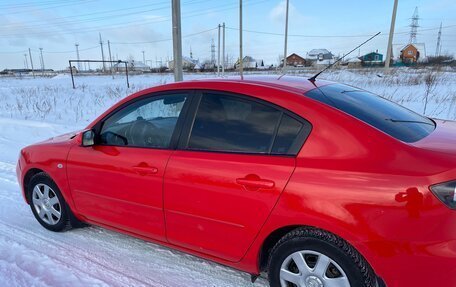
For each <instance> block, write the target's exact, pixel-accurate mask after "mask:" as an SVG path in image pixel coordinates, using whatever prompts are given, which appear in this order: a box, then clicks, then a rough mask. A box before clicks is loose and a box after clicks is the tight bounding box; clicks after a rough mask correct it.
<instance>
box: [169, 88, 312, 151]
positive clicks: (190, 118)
mask: <svg viewBox="0 0 456 287" xmlns="http://www.w3.org/2000/svg"><path fill="white" fill-rule="evenodd" d="M205 93H211V94H217V95H221V96H231V97H237V98H240V99H243V100H247V101H253V102H257V103H260V104H262V105H266V106H268V107H271V108H274V109H276V110H278V111H280V112H281V115H280V119H279V121H278V124H277V126H276V127H275V130H274V136H273V140H272V143H271V146H270V148H269V151H268V153H248V152H236V151H212V150H193V149H190V148H188V144H189V141H190V136H191V133H192V129H193V125H194V123H195V119H196V113H197V112H198V108H199V106H200V103H201V99H202V98H203V94H205ZM284 115H287V116H289V117H291V118H293V119H295V120H297V121H298V122H300V123H301V124H302V125H303V127H302V129H301V130H300V132H299V134H298V135H297V137H296V141H295V142H294V143H293V145H292V146H291V147H290V154H276V153H272V152H271V151H272V148H273V147H274V143H275V141H276V137H277V133H278V130H279V127H280V123H281V121H282V119H283V116H284ZM311 132H312V124H311V123H310V122H309V121H308V120H306V119H304V118H302V117H301V116H299V115H297V114H295V113H293V112H292V111H289V110H287V109H285V108H283V107H281V106H278V105H275V104H273V103H271V102H268V101H265V100H262V99H257V98H255V97H252V96H248V95H243V94H238V93H233V92H225V91H218V90H209V89H208V90H205V89H201V90H194V93H193V95H192V98H191V103H189V109H188V112H187V117H186V121H185V124H184V126H183V130H182V133H181V136H180V138H179V143H178V144H177V149H178V150H185V151H197V152H210V153H231V154H242V155H263V156H264V155H270V156H288V157H296V156H297V155H298V153H299V151H300V150H301V148H302V147H303V146H304V144H305V142H306V140H307V138H308V137H309V135H310V133H311Z"/></svg>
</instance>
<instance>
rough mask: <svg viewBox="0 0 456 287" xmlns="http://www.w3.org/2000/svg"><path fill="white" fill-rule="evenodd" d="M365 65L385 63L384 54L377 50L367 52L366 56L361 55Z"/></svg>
mask: <svg viewBox="0 0 456 287" xmlns="http://www.w3.org/2000/svg"><path fill="white" fill-rule="evenodd" d="M359 59H360V60H361V62H362V64H363V66H379V65H381V64H383V54H380V53H379V52H378V50H377V51H375V52H370V53H367V54H366V55H364V56H361V57H359Z"/></svg>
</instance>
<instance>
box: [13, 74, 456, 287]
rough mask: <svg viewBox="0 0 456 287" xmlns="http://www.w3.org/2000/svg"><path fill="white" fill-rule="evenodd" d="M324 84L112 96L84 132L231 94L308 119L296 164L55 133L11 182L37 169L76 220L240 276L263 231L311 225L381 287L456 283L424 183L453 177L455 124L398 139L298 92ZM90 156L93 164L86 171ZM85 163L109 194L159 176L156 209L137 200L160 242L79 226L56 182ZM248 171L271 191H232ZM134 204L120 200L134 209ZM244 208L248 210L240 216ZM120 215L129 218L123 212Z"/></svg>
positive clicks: (444, 218) (215, 84) (250, 267)
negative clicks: (183, 101)
mask: <svg viewBox="0 0 456 287" xmlns="http://www.w3.org/2000/svg"><path fill="white" fill-rule="evenodd" d="M329 84H331V83H330V82H325V81H319V80H317V81H315V82H311V81H307V80H304V79H302V78H296V77H287V76H285V77H280V78H277V77H275V78H272V77H258V78H257V77H256V78H248V77H246V80H240V79H239V78H232V79H213V80H197V81H190V82H180V83H173V84H168V85H163V86H158V87H153V88H150V89H146V90H144V91H141V92H138V93H136V94H133V95H131V96H129V97H127V98H125V99H123V100H122V101H120V102H119V103H118V104H116V105H114V106H113V107H112V108H110V109H109V110H108V111H106V112H105V113H104V114H102V115H100V117H99V118H98V119H96V120H95V121H94V122H93V123H91V124H90V125H89V126H88V127H87V129H91V128H93V127H94V126H96V124H97V123H98V122H99V121H100V120H101V119H103V118H104V117H105V116H106V115H108V114H109V113H110V112H112V111H113V110H115V109H117V108H118V107H120V106H121V105H123V104H124V103H126V102H128V101H130V100H133V99H135V98H137V97H141V96H144V95H147V94H151V93H159V92H163V91H175V90H215V91H223V92H228V93H229V92H231V93H237V94H243V95H246V96H251V97H253V98H257V99H261V100H264V101H268V102H271V103H273V104H275V105H278V106H280V107H283V108H284V109H287V110H289V111H291V112H293V113H295V114H296V115H298V116H301V117H303V118H304V119H306V120H308V121H309V122H310V123H311V124H312V131H311V133H310V135H309V137H308V138H307V140H306V142H305V143H304V145H303V147H302V148H301V150H300V151H299V153H298V155H297V156H296V157H291V158H282V157H275V156H264V157H263V156H258V155H240V154H229V153H215V152H194V151H187V150H182V149H177V150H174V151H173V150H165V151H163V150H158V151H157V150H148V151H145V152H144V155H143V156H139V155H136V154H135V151H133V149H129V148H122V149H119V148H118V147H109V148H110V150H104V151H101V150H98V151H97V150H96V149H97V148H99V147H90V148H83V147H80V136H79V135H78V136H76V137H74V138H71V136H63V137H58V138H55V139H53V140H50V141H48V142H45V143H39V144H36V145H33V146H30V147H27V148H25V149H23V150H22V152H21V157H20V159H19V164H18V168H17V173H18V178H19V181H20V183H21V185H22V187H23V188H24V186H23V185H24V184H23V183H24V176H25V175H26V174H27V172H28V171H29V170H31V169H34V168H36V169H41V170H43V171H45V172H47V173H48V174H50V176H51V177H52V178H53V179H54V180H55V181H56V183H57V185H58V186H59V188H60V189H61V190H62V193H63V195H64V197H65V199H66V201H67V202H68V203H69V205H70V208H71V209H72V210H73V211H74V212H75V213H76V216H77V217H78V218H82V219H84V220H86V221H87V222H90V223H95V224H98V225H101V226H105V227H108V228H111V229H116V230H119V231H121V232H124V233H128V234H131V235H134V236H138V237H141V238H144V239H147V240H151V241H154V242H159V243H161V244H164V245H166V246H169V247H173V248H176V249H179V250H182V251H185V252H189V253H191V254H194V255H197V256H201V257H204V258H207V259H211V260H214V261H216V262H218V263H221V264H224V265H228V266H231V267H234V268H237V269H240V270H243V271H246V272H249V273H251V274H259V273H260V271H262V270H261V269H260V267H261V266H260V258H261V254H262V248H263V245H264V244H265V242H266V241H267V240H268V238H269V236H270V235H271V234H274V233H275V232H277V231H280V230H282V229H288V228H294V227H296V226H313V227H318V228H321V229H324V230H327V231H329V232H332V233H334V234H336V235H338V236H340V237H342V238H343V239H345V240H346V241H348V242H349V243H350V244H352V245H353V246H354V247H355V248H356V249H357V250H358V251H359V252H360V253H361V254H362V255H363V256H364V257H365V258H366V259H367V261H368V262H369V263H370V264H371V266H372V267H373V269H374V270H375V272H376V274H377V275H378V276H380V277H381V278H382V279H383V280H384V281H385V282H386V284H387V286H389V287H399V286H400V287H403V286H434V285H436V286H448V287H450V286H456V229H455V228H454V226H455V224H456V212H455V211H454V210H450V209H449V208H447V207H446V206H445V205H444V204H442V203H441V202H440V201H439V200H438V199H437V198H436V197H435V196H434V195H433V194H432V192H431V191H430V190H429V186H430V185H433V184H437V183H441V182H446V181H450V180H455V179H456V144H455V143H456V123H455V122H451V121H439V120H436V124H437V126H436V129H435V130H434V132H432V133H431V134H430V135H429V136H427V137H425V138H423V139H422V140H420V141H418V142H415V143H404V142H401V141H399V140H396V139H394V138H393V137H391V136H389V135H387V134H385V133H383V132H381V131H380V130H378V129H376V128H374V127H372V126H369V125H368V124H365V123H363V122H361V121H360V120H358V119H356V118H354V117H353V116H350V115H348V114H346V113H344V112H341V111H339V110H336V109H334V108H331V107H329V106H327V105H325V104H323V103H320V102H318V101H316V100H313V99H310V98H307V97H306V96H305V93H306V92H307V91H309V90H312V89H315V88H317V87H319V86H322V85H329ZM106 148H107V147H106ZM70 149H71V152H70ZM128 149H129V150H128ZM73 151H74V152H75V153H74V157H73V155H72V154H71V153H72V152H73ZM69 152H70V162H71V163H70V165H73V164H74V166H77V169H79V171H77V170H76V169H75V170H73V171H72V172H71V171H70V174H72V175H70V176H69V178H67V176H66V172H65V170H66V167H67V162H66V160H67V156H68V153H69ZM110 152H111V153H113V154H115V153H119V154H122V155H126V156H127V157H128V158H131V159H130V161H128V160H127V161H126V162H127V163H128V164H127V165H128V166H130V165H131V164H137V163H140V162H141V161H142V160H143V159H144V158H149V157H150V158H152V157H155V156H157V157H159V158H160V162H161V163H162V164H163V165H160V169H159V170H160V171H163V172H164V174H160V176H158V177H157V178H154V179H145V178H141V177H139V176H136V175H133V174H132V173H131V171H127V170H125V167H124V165H123V163H122V162H121V161H119V162H118V163H117V164H113V161H112V160H111V158H115V157H116V156H115V155H107V154H106V153H108V154H109V153H110ZM96 154H98V155H96ZM101 154H103V156H104V157H105V158H102V157H100V155H101ZM90 158H94V159H95V160H94V163H92V162H91V161H90ZM168 160H169V162H168ZM165 162H166V163H165ZM59 163H63V164H64V168H63V169H62V168H58V167H57V165H58V164H59ZM147 163H148V162H147ZM225 163H226V164H225ZM94 164H96V165H105V166H107V167H108V166H109V168H108V170H110V171H108V173H107V174H106V175H101V179H102V181H103V180H104V181H107V180H114V181H115V182H116V185H119V186H123V185H126V183H124V182H121V180H120V179H124V181H127V180H128V181H130V180H132V181H135V182H136V183H134V184H135V185H137V186H139V185H142V183H141V182H143V183H144V184H148V183H149V181H151V182H153V184H154V185H157V186H158V185H159V183H160V182H161V181H163V178H164V181H163V182H164V188H163V191H162V196H163V200H164V204H162V205H160V202H159V199H160V195H159V193H160V192H158V193H155V195H154V196H156V197H149V198H148V197H146V198H145V202H147V205H154V207H155V208H157V209H156V214H155V215H156V216H157V218H158V217H159V214H160V212H161V214H162V215H163V216H164V217H163V221H162V222H161V223H160V224H161V225H157V226H161V227H162V228H163V230H164V229H165V228H166V227H167V224H168V222H169V229H168V230H167V231H166V233H165V231H163V233H160V232H159V231H158V233H159V234H160V235H159V236H153V235H151V234H148V233H147V232H142V231H138V228H136V229H134V228H133V229H132V228H129V227H125V226H116V225H115V224H112V222H111V223H108V222H100V221H97V220H95V219H96V218H94V217H93V218H85V217H84V214H82V213H83V212H82V213H80V212H79V211H78V208H77V207H78V206H77V204H76V205H75V204H74V202H73V197H74V194H73V193H74V192H75V189H70V188H69V187H70V186H69V185H68V179H70V183H71V181H81V180H82V181H83V180H84V177H83V176H82V175H83V173H84V172H82V169H86V168H92V167H93V165H94ZM166 164H168V166H167V167H166V168H165V166H166ZM251 164H253V165H251ZM121 166H122V168H123V169H122V168H121ZM71 168H74V167H70V169H71ZM252 169H254V171H253V173H255V174H257V175H259V176H260V177H261V178H263V177H265V178H271V177H275V180H274V181H275V183H276V184H277V186H276V188H275V189H273V190H271V191H261V192H260V191H253V192H252V191H246V190H242V189H241V187H240V186H236V185H235V181H236V178H239V177H242V176H245V175H247V174H249V173H251V172H252V171H251V170H252ZM74 172H76V173H74ZM120 174H121V176H119V175H120ZM97 179H98V177H97ZM84 184H86V188H88V184H87V183H84ZM187 186H188V188H186V187H187ZM214 187H217V188H216V189H215V188H214ZM105 192H108V190H105ZM163 192H164V195H163ZM192 195H194V196H192ZM135 196H139V194H137V195H135ZM135 196H133V197H131V198H128V199H127V200H132V201H134V199H135ZM151 196H152V195H151ZM136 200H138V197H136ZM189 202H190V203H192V204H188V203H189ZM98 204H100V202H98ZM246 206H255V207H257V209H255V210H247V209H246ZM121 209H122V208H121ZM160 209H161V210H160ZM232 210H233V213H231V211H232ZM257 210H258V215H256V213H255V212H256V211H257ZM123 211H124V212H127V211H130V207H124V208H123ZM133 212H134V211H133ZM137 216H139V214H138V215H137ZM255 216H258V217H256V218H255ZM113 221H114V220H113ZM126 224H127V225H128V223H126ZM158 229H160V230H161V228H160V227H159V228H158ZM149 231H151V229H149ZM165 235H168V238H166V237H165ZM209 236H212V237H209ZM238 242H239V245H238V246H236V244H238ZM237 247H238V248H237ZM224 250H225V251H226V252H224ZM417 274H420V275H419V276H417ZM421 274H425V275H421Z"/></svg>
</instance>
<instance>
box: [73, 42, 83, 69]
mask: <svg viewBox="0 0 456 287" xmlns="http://www.w3.org/2000/svg"><path fill="white" fill-rule="evenodd" d="M74 46H75V47H76V59H77V60H78V72H80V71H81V63H79V59H80V58H79V44H78V43H75V44H74Z"/></svg>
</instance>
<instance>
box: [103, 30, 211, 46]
mask: <svg viewBox="0 0 456 287" xmlns="http://www.w3.org/2000/svg"><path fill="white" fill-rule="evenodd" d="M216 29H217V27H216V28H211V29H207V30H203V31H200V32H196V33H191V34H187V35H183V36H182V38H188V37H193V36H196V35H200V34H204V33H207V32H210V31H214V30H216ZM171 40H172V38H166V39H159V40H153V41H142V42H111V44H113V45H142V44H153V43H159V42H167V41H171Z"/></svg>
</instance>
